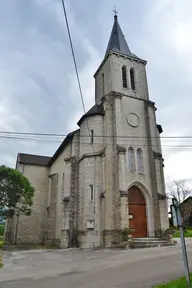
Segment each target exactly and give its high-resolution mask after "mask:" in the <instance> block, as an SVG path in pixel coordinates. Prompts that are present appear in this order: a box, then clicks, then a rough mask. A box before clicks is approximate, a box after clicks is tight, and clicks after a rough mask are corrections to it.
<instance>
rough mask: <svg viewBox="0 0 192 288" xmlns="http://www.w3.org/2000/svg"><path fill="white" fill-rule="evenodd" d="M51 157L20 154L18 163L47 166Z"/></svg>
mask: <svg viewBox="0 0 192 288" xmlns="http://www.w3.org/2000/svg"><path fill="white" fill-rule="evenodd" d="M50 159H51V157H48V156H41V155H32V154H25V153H19V154H18V157H17V161H18V162H19V163H23V164H30V165H39V166H47V165H48V163H49V161H50Z"/></svg>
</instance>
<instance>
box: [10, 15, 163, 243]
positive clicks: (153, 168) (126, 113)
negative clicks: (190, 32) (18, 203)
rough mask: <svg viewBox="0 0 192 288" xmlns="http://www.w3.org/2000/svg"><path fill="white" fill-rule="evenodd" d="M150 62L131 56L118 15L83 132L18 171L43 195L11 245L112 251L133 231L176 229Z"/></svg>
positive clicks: (13, 222) (22, 160)
mask: <svg viewBox="0 0 192 288" xmlns="http://www.w3.org/2000/svg"><path fill="white" fill-rule="evenodd" d="M146 64H147V62H146V61H145V60H143V59H141V58H139V57H137V56H136V55H135V54H133V53H132V52H131V50H130V48H129V46H128V44H127V42H126V40H125V37H124V35H123V33H122V30H121V28H120V25H119V22H118V19H117V15H115V17H114V24H113V28H112V32H111V36H110V39H109V43H108V47H107V50H106V53H105V56H104V59H103V61H102V62H101V64H100V65H99V67H98V69H97V71H96V73H95V75H94V77H95V105H94V106H93V107H92V108H91V109H90V110H89V111H88V112H87V113H86V114H85V115H83V116H82V117H81V118H80V120H79V121H78V123H77V124H78V126H79V129H78V130H76V131H73V132H71V133H70V134H68V136H67V137H66V138H65V139H64V141H63V143H62V144H61V145H60V147H59V148H58V150H57V151H56V152H55V154H54V155H53V156H52V157H45V156H36V155H29V154H23V153H19V154H18V157H17V163H16V169H18V170H20V171H21V172H22V173H23V174H24V175H25V176H27V177H28V179H29V180H30V181H31V183H32V185H33V186H34V187H35V189H36V192H35V197H34V204H33V212H32V215H31V216H30V217H28V216H20V217H19V219H16V218H15V217H13V219H9V220H8V222H7V231H6V239H5V240H6V242H13V241H14V239H15V238H17V243H50V244H57V245H58V246H59V247H63V248H64V247H72V246H76V245H79V246H80V247H82V248H89V247H99V246H107V247H110V246H111V245H112V244H113V243H117V244H118V243H119V242H120V240H121V239H120V238H121V232H122V230H123V229H125V228H127V227H128V226H131V227H132V228H134V229H135V232H134V233H133V236H134V237H148V236H153V237H154V236H157V237H159V236H160V235H161V232H162V231H163V230H165V229H167V228H168V226H169V224H168V213H167V199H166V196H165V183H164V171H163V166H164V165H163V158H162V151H161V141H160V134H161V133H162V131H163V130H162V127H161V125H158V124H157V123H156V113H155V112H156V110H157V109H156V107H155V103H154V102H152V101H150V100H149V93H148V83H147V75H146ZM17 220H18V221H17ZM17 224H18V226H17ZM16 226H17V229H16ZM16 230H17V235H15V233H16Z"/></svg>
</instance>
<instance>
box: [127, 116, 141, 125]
mask: <svg viewBox="0 0 192 288" xmlns="http://www.w3.org/2000/svg"><path fill="white" fill-rule="evenodd" d="M126 118H127V123H128V124H129V125H130V126H131V127H138V126H139V123H140V119H139V116H137V114H135V113H129V114H128V115H127V117H126Z"/></svg>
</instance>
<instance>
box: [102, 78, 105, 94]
mask: <svg viewBox="0 0 192 288" xmlns="http://www.w3.org/2000/svg"><path fill="white" fill-rule="evenodd" d="M102 94H103V95H105V76H104V73H102Z"/></svg>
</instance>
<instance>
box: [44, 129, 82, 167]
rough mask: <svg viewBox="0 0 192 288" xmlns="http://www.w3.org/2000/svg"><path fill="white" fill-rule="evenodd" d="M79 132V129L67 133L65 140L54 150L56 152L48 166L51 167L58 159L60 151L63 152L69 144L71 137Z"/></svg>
mask: <svg viewBox="0 0 192 288" xmlns="http://www.w3.org/2000/svg"><path fill="white" fill-rule="evenodd" d="M78 132H79V129H77V130H75V131H73V132H71V133H69V134H68V135H67V136H66V137H65V139H64V140H63V142H62V143H61V145H60V146H59V148H58V149H57V150H56V152H55V153H54V155H53V156H52V157H51V159H50V161H49V163H48V166H51V165H52V164H53V163H54V162H55V160H56V159H57V158H58V157H59V155H60V154H61V153H62V151H63V150H64V148H65V147H66V146H67V145H68V144H69V143H71V141H72V140H73V137H74V135H75V134H76V133H78Z"/></svg>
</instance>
